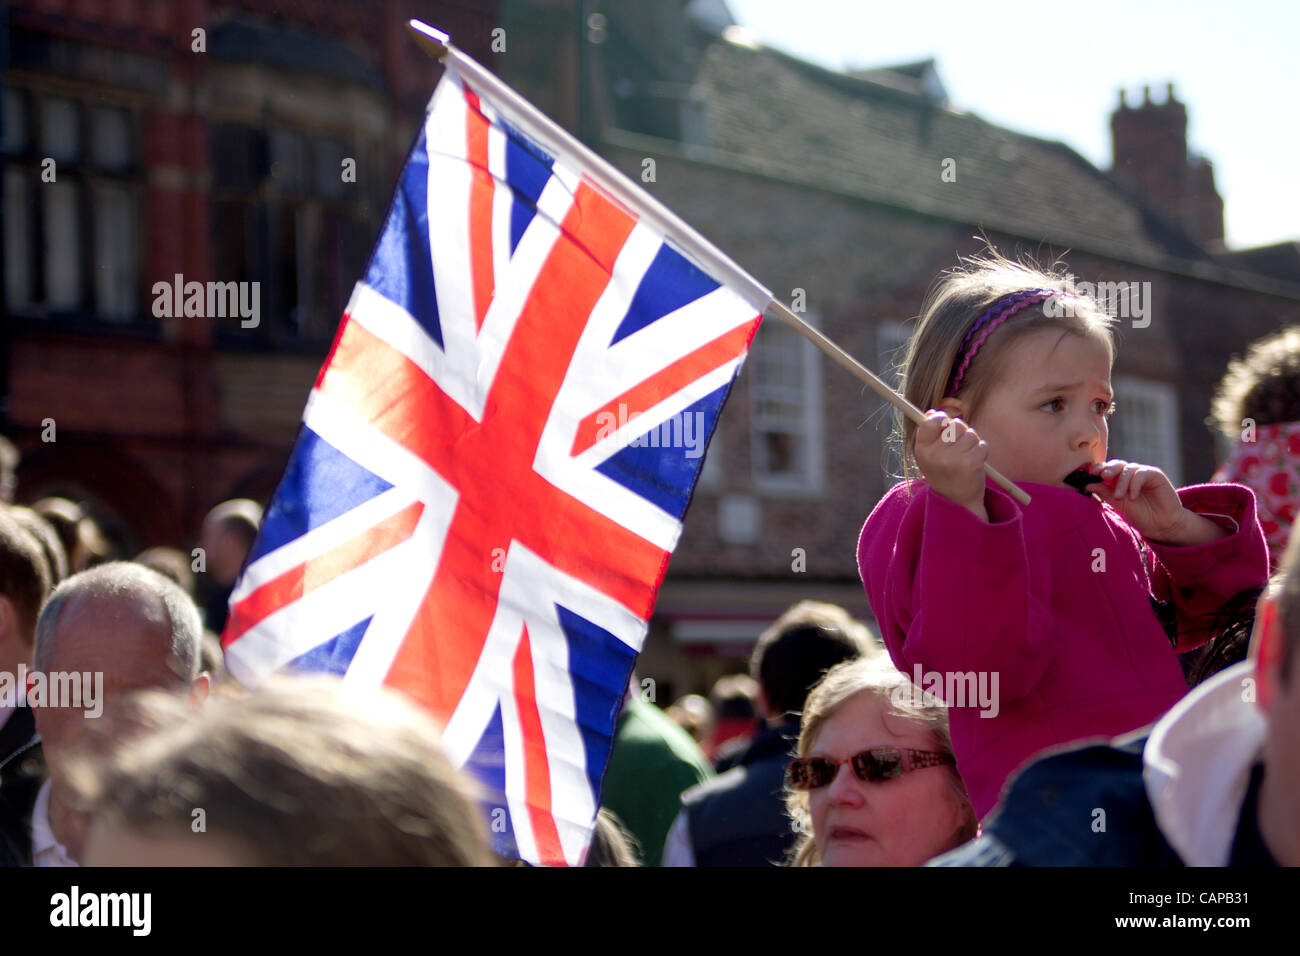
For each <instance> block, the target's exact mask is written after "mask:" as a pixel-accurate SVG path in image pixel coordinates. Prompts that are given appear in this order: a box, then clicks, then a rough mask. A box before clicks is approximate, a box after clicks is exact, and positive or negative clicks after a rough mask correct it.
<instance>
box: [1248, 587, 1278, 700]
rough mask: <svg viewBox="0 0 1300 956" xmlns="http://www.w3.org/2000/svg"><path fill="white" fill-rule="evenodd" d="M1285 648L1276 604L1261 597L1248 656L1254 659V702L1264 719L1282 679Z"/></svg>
mask: <svg viewBox="0 0 1300 956" xmlns="http://www.w3.org/2000/svg"><path fill="white" fill-rule="evenodd" d="M1285 648H1286V636H1285V635H1284V634H1283V633H1282V621H1281V619H1280V618H1279V616H1278V613H1277V604H1276V602H1274V601H1271V600H1269V599H1268V598H1265V597H1261V598H1260V599H1259V606H1258V608H1257V609H1256V612H1255V634H1254V636H1253V637H1252V638H1251V647H1250V653H1251V656H1252V657H1253V658H1254V660H1255V701H1256V703H1258V705H1259V709H1260V710H1261V711H1262V712H1263V713H1264V715H1265V716H1267V715H1268V712H1269V710H1270V709H1271V708H1272V706H1273V697H1274V695H1275V694H1276V693H1277V686H1278V683H1279V681H1280V680H1281V678H1282V657H1283V652H1284V650H1285Z"/></svg>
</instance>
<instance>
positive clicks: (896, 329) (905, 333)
mask: <svg viewBox="0 0 1300 956" xmlns="http://www.w3.org/2000/svg"><path fill="white" fill-rule="evenodd" d="M911 337H912V326H910V325H908V324H907V323H905V322H897V321H894V320H893V319H886V320H885V321H883V322H878V323H876V359H877V363H878V364H877V366H876V367H877V368H879V369H880V377H881V378H883V379H884V380H885V381H886V382H888V383H889V384H890V385H891V386H893V387H894V388H895V389H897V388H898V387H899V386H900V384H901V383H902V379H903V360H904V359H905V358H906V357H907V343H908V340H909V339H911ZM879 415H880V416H881V424H880V426H879V428H878V434H879V435H880V438H881V447H880V467H881V469H882V470H883V472H884V477H885V480H886V481H887V482H888V483H889V484H890V485H891V486H893V485H896V484H898V482H899V481H901V480H902V478H901V476H902V474H903V462H902V458H901V457H900V456H899V453H898V446H897V444H896V443H895V442H894V440H893V433H894V429H895V427H896V422H897V420H898V411H897V410H896V409H895V408H894V406H892V405H890V404H889V403H888V402H886V401H884V400H883V399H882V400H881V403H880V412H879Z"/></svg>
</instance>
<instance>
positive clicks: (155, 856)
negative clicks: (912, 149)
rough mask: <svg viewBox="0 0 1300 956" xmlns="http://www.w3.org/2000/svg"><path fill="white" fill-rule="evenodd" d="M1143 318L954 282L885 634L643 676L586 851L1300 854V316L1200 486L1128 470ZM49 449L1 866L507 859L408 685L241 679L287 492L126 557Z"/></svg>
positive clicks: (884, 597)
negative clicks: (65, 692)
mask: <svg viewBox="0 0 1300 956" xmlns="http://www.w3.org/2000/svg"><path fill="white" fill-rule="evenodd" d="M1062 305H1068V306H1069V307H1068V308H1062V307H1060V306H1062ZM1049 306H1055V307H1049ZM1112 324H1113V320H1112V319H1111V317H1110V316H1109V315H1108V314H1107V313H1106V312H1105V310H1104V309H1102V308H1101V307H1100V306H1099V305H1098V304H1097V303H1095V302H1093V301H1091V300H1089V299H1087V298H1085V297H1081V296H1079V295H1078V294H1077V293H1075V292H1074V291H1072V289H1071V288H1070V287H1068V285H1067V282H1066V281H1065V280H1064V279H1063V278H1062V277H1060V276H1057V275H1054V274H1052V273H1049V272H1043V271H1039V270H1037V269H1035V268H1032V267H1030V266H1027V265H1023V264H1019V263H1012V262H1008V261H1006V260H1003V259H999V258H997V257H996V256H989V257H986V258H983V259H979V260H975V261H972V262H969V263H967V264H965V265H964V266H963V267H962V268H960V269H957V270H954V271H953V272H951V273H949V274H946V275H945V276H944V277H942V278H941V280H940V281H939V282H938V283H936V286H935V288H934V290H933V291H932V293H931V295H930V296H929V297H928V298H927V300H926V302H925V303H924V305H923V308H922V312H921V315H920V318H919V320H918V322H917V325H916V329H915V332H914V335H913V338H912V340H911V342H910V344H909V347H908V350H907V356H906V360H905V363H904V364H905V369H904V378H903V389H904V391H905V393H906V395H907V397H908V398H909V399H910V400H911V401H912V402H913V403H914V404H916V405H917V406H918V407H920V408H923V409H930V410H931V411H930V412H929V414H928V415H927V419H926V422H925V423H924V424H920V425H918V424H916V423H912V422H910V421H909V422H905V423H904V424H903V425H902V427H901V432H900V435H899V436H898V437H899V441H900V446H901V450H902V452H903V455H902V460H903V461H904V463H905V469H906V472H907V480H905V481H902V482H900V483H899V484H897V485H895V487H894V488H893V489H891V490H890V491H889V492H888V493H887V494H886V496H885V497H884V498H883V499H882V500H881V502H880V503H879V504H878V505H877V506H876V507H875V508H874V510H872V511H871V514H870V516H869V517H868V518H867V520H866V523H865V525H864V527H863V529H862V533H861V535H860V538H859V542H858V563H859V569H860V572H861V576H862V581H863V584H864V587H865V589H866V595H867V598H868V601H869V603H870V606H871V608H872V611H873V614H874V617H875V624H874V629H873V627H872V626H869V625H867V624H864V623H863V622H861V621H858V620H855V619H854V618H853V617H852V616H851V615H850V614H849V613H848V612H847V611H845V610H844V609H843V608H840V607H836V606H833V605H829V604H823V603H818V602H813V601H801V602H799V603H797V604H795V605H794V606H793V607H791V608H790V609H789V610H788V611H786V612H785V613H784V614H783V615H781V616H780V617H779V618H778V619H777V620H776V621H774V622H773V623H772V624H771V625H770V626H769V627H768V628H767V629H766V630H765V631H764V632H763V633H762V634H761V635H758V636H757V640H756V643H755V646H754V649H753V652H752V655H751V658H750V662H749V669H748V673H747V674H739V673H737V674H729V675H726V676H725V677H723V678H722V679H720V680H718V681H717V682H716V683H715V684H714V685H713V687H712V688H711V689H709V690H708V691H707V693H698V694H688V695H686V696H684V697H682V698H681V699H679V700H678V701H676V702H674V703H673V704H672V705H671V706H669V707H667V708H663V709H661V708H660V707H659V706H658V705H657V704H656V703H654V702H652V701H649V700H646V699H644V697H643V696H642V694H641V692H640V682H639V681H638V679H637V675H635V674H633V675H632V678H631V679H630V681H629V683H628V688H627V693H626V696H625V699H624V702H623V706H622V709H621V712H620V715H619V718H618V722H617V725H616V729H615V733H614V739H613V744H612V748H611V754H610V759H609V763H608V766H607V769H606V772H605V776H604V781H603V786H602V791H601V796H602V799H601V806H600V808H599V813H598V815H597V818H596V822H595V829H594V833H593V839H592V844H591V848H590V850H589V852H588V854H587V865H590V866H633V865H649V866H657V865H663V866H679V867H680V866H701V867H706V866H753V867H761V866H918V865H922V864H929V865H975V866H989V865H1062V864H1094V865H1178V864H1187V865H1244V866H1259V865H1276V864H1282V865H1297V864H1300V803H1297V801H1296V799H1295V794H1296V793H1297V792H1300V670H1298V668H1300V663H1297V660H1300V545H1297V544H1296V543H1295V542H1294V541H1290V540H1289V531H1290V526H1291V524H1292V522H1293V521H1294V518H1295V507H1296V503H1297V499H1298V498H1300V329H1288V330H1284V331H1283V332H1281V333H1279V334H1278V335H1276V336H1272V337H1270V338H1269V339H1267V340H1265V341H1262V342H1259V343H1256V344H1255V345H1254V346H1253V347H1252V348H1251V349H1250V351H1249V352H1248V353H1247V355H1246V356H1245V357H1244V358H1242V359H1240V360H1236V361H1234V362H1233V363H1232V365H1231V367H1230V369H1229V370H1228V374H1227V375H1226V376H1225V378H1224V380H1223V382H1222V383H1221V385H1220V388H1219V391H1218V394H1217V395H1216V399H1215V405H1214V409H1213V413H1214V416H1215V420H1216V422H1217V424H1218V426H1219V428H1220V429H1221V430H1222V431H1223V433H1224V435H1225V437H1226V438H1227V439H1228V440H1229V442H1230V444H1231V451H1230V453H1229V454H1228V456H1227V457H1226V459H1225V462H1224V464H1223V467H1222V468H1221V469H1220V470H1219V472H1218V473H1217V474H1216V475H1215V476H1214V480H1213V481H1207V482H1206V483H1203V484H1199V485H1194V486H1192V487H1189V488H1183V489H1175V488H1174V487H1173V485H1172V483H1171V482H1170V481H1169V479H1168V478H1167V477H1166V476H1165V475H1164V474H1163V473H1162V472H1161V471H1160V470H1159V469H1157V468H1154V467H1151V466H1147V465H1143V464H1140V463H1133V462H1126V461H1122V460H1118V459H1112V458H1108V457H1107V451H1108V427H1107V419H1108V417H1109V414H1110V412H1111V410H1112V408H1113V405H1112V402H1113V401H1114V400H1115V396H1114V394H1113V393H1112V390H1111V384H1110V375H1111V367H1112V364H1113V362H1114V356H1115V342H1114V338H1113V333H1112V328H1111V326H1112ZM1118 400H1119V401H1123V396H1122V395H1121V396H1119V397H1118ZM17 463H18V458H17V453H16V450H15V449H14V448H13V446H12V445H9V444H8V443H7V442H3V441H2V440H0V470H2V471H3V474H0V493H3V494H4V496H5V503H4V505H3V507H0V677H2V676H4V675H13V678H12V679H11V680H9V682H8V684H7V685H6V684H5V683H4V682H3V681H0V688H5V687H8V691H2V690H0V865H9V866H25V865H35V866H76V865H92V866H93V865H130V864H137V865H178V864H198V865H274V864H306V865H315V864H325V865H328V864H361V865H366V864H371V865H383V864H397V865H451V866H460V865H491V864H494V863H508V862H510V861H505V860H501V859H498V858H496V857H495V856H494V855H493V852H492V850H491V846H492V844H491V841H490V838H489V837H490V834H489V829H488V825H487V822H486V820H485V818H484V815H483V811H482V809H481V806H480V805H479V797H480V794H479V792H478V790H477V788H476V785H475V783H474V782H473V781H472V780H471V779H470V778H468V777H467V776H465V775H464V774H462V773H461V772H460V771H458V770H457V769H456V768H455V767H454V766H453V765H452V764H451V763H450V762H449V760H448V758H447V756H446V755H445V753H444V751H443V748H442V745H441V743H440V739H439V729H438V727H437V726H436V725H435V724H434V722H433V721H432V719H431V718H430V717H429V716H428V715H427V714H425V713H424V712H423V711H421V710H419V709H417V708H416V707H415V706H413V705H412V704H410V703H409V702H407V701H406V700H405V699H404V698H402V697H400V696H399V695H397V694H395V693H392V692H389V691H380V690H376V691H373V692H356V693H346V694H345V693H343V691H342V689H341V685H340V684H339V682H337V681H334V680H332V679H329V678H324V677H312V678H307V677H296V678H291V677H285V678H282V679H276V680H272V681H270V682H268V683H266V684H264V685H262V686H259V687H258V688H256V689H253V690H250V689H246V688H244V687H241V686H240V685H239V684H238V683H236V682H235V681H233V680H231V679H230V678H229V677H228V675H226V674H225V672H224V669H223V667H222V656H221V648H220V644H219V641H218V640H217V635H218V634H220V633H221V630H222V628H223V626H224V623H225V617H226V613H227V604H228V601H229V598H230V594H231V590H232V588H233V586H234V583H235V580H236V578H237V576H238V573H239V571H240V568H241V566H242V564H243V562H244V560H245V558H246V556H247V554H248V553H249V550H250V548H251V547H252V545H253V542H254V540H255V537H256V534H257V530H258V526H259V523H260V520H261V512H260V508H259V506H258V505H257V504H255V503H254V502H251V501H246V500H236V501H228V502H223V503H221V504H219V505H217V506H216V507H215V508H213V510H212V511H211V512H210V513H209V514H208V516H207V518H206V519H205V521H204V522H203V525H202V527H201V528H200V529H198V533H197V535H196V540H197V541H198V542H199V550H197V551H195V552H192V553H187V552H185V551H180V550H176V549H171V548H157V547H155V548H150V549H149V550H147V551H145V552H143V553H141V554H139V555H138V556H137V557H136V558H135V559H134V560H130V561H128V560H121V559H120V556H117V555H114V554H113V553H112V545H111V543H110V542H109V541H108V539H107V537H106V536H105V535H104V533H103V532H102V531H101V530H100V528H99V527H98V525H97V523H96V521H95V518H94V516H93V515H92V514H90V513H88V511H87V509H86V508H84V507H83V506H82V505H80V504H78V503H76V502H74V501H70V500H67V499H62V498H45V499H42V500H38V501H35V502H33V503H31V504H30V506H27V505H17V504H14V503H13V502H14V500H15V498H16V497H21V491H22V489H21V487H18V486H17V485H16V482H15V480H14V471H15V468H16V466H17ZM986 465H990V466H993V467H995V468H996V469H997V470H998V471H1000V472H1001V473H1002V474H1004V475H1005V476H1007V477H1008V478H1009V479H1011V481H1013V482H1014V483H1015V484H1016V485H1017V486H1018V487H1019V489H1020V491H1022V492H1027V493H1028V496H1029V497H1030V498H1031V499H1032V500H1031V503H1030V504H1025V503H1024V502H1023V501H1021V500H1019V499H1018V498H1017V497H1016V496H1015V495H1013V494H1012V493H1010V492H1009V491H1008V490H1006V489H1004V488H1002V487H1000V486H999V485H998V484H996V483H994V482H992V481H990V480H988V478H987V476H986V472H985V466H986ZM195 555H201V558H202V560H196V558H195ZM27 672H30V673H41V674H61V675H76V676H77V677H78V678H79V679H80V678H84V682H81V683H79V684H78V687H79V691H80V694H81V696H82V698H83V699H82V700H81V701H80V704H79V706H77V707H73V706H68V705H67V702H66V701H64V702H63V703H62V705H61V706H36V705H34V704H33V703H32V702H29V701H26V700H25V699H24V696H23V695H21V694H18V693H16V692H15V687H17V685H18V684H19V683H21V681H20V678H19V675H22V674H24V673H27ZM986 678H987V680H986ZM28 689H29V690H30V688H28ZM65 689H66V688H65ZM699 689H700V690H702V691H703V690H705V689H704V688H699ZM977 689H978V691H979V692H978V693H977ZM985 691H991V696H990V695H989V694H987V693H985ZM92 704H93V705H94V706H95V707H97V708H99V709H100V711H101V713H100V714H99V716H100V717H101V718H102V719H99V720H93V721H92V720H87V719H85V713H86V709H87V706H89V705H92Z"/></svg>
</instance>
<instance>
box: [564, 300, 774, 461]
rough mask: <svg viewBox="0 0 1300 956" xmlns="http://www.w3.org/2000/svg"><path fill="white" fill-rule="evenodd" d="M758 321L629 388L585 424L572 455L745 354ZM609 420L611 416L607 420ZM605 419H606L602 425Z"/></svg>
mask: <svg viewBox="0 0 1300 956" xmlns="http://www.w3.org/2000/svg"><path fill="white" fill-rule="evenodd" d="M757 324H758V319H757V318H755V319H754V321H753V322H749V323H747V324H745V325H739V326H737V327H736V328H734V329H732V330H731V331H730V332H727V333H725V334H724V335H719V336H718V337H717V338H716V339H714V340H713V341H712V342H708V343H706V344H705V345H701V346H700V347H699V348H698V349H696V350H695V351H694V352H692V353H690V354H689V355H684V356H682V357H681V358H679V359H678V360H677V361H676V362H674V363H673V364H672V365H669V366H668V367H667V368H665V369H664V370H663V371H661V372H657V373H655V374H654V375H652V376H651V377H650V378H648V379H646V380H645V381H643V382H641V383H640V384H639V385H634V386H632V388H629V389H628V390H627V391H626V392H624V393H623V394H622V395H620V396H618V398H615V399H613V400H612V401H610V402H609V403H608V404H606V405H605V407H604V408H601V409H598V410H597V411H595V412H592V413H591V414H590V415H588V416H587V417H586V418H584V419H583V420H582V424H580V425H579V426H578V431H577V434H575V435H574V436H573V450H572V451H571V452H569V454H570V455H575V456H576V455H580V454H582V453H583V452H584V451H586V450H587V449H588V448H590V447H591V446H592V445H594V444H596V442H598V441H600V440H601V439H602V438H608V437H609V436H610V435H612V434H613V433H614V430H615V429H616V428H618V427H620V426H621V425H623V423H625V422H627V421H628V420H629V419H631V418H632V416H633V415H639V414H641V413H642V412H643V411H645V410H646V409H648V408H653V407H654V406H655V405H657V404H658V403H659V402H660V401H662V400H663V399H664V398H666V397H667V396H669V395H673V394H675V393H676V392H678V391H679V390H681V389H683V388H685V387H686V386H687V385H689V384H691V383H692V382H694V381H695V380H696V379H699V378H702V377H703V376H705V375H707V374H708V373H709V372H712V371H713V370H714V369H716V368H720V367H721V366H723V365H725V364H726V363H727V362H729V361H731V360H732V359H734V358H736V357H737V356H738V355H740V354H741V353H743V352H744V351H745V346H746V345H748V344H749V339H750V337H751V336H752V335H753V334H754V327H755V326H756V325H757ZM605 416H609V417H608V418H606V417H605ZM602 418H603V419H604V421H603V423H602Z"/></svg>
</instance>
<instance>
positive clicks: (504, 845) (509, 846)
mask: <svg viewBox="0 0 1300 956" xmlns="http://www.w3.org/2000/svg"><path fill="white" fill-rule="evenodd" d="M505 754H506V743H505V729H504V726H503V724H502V722H501V705H500V704H498V705H497V707H496V710H495V711H493V712H492V719H491V720H490V721H488V725H487V728H486V729H485V730H484V731H483V736H482V737H480V738H479V742H478V745H477V746H476V747H475V748H474V752H473V753H472V754H470V755H469V759H468V760H467V761H465V769H466V770H468V771H469V772H470V773H472V774H473V775H474V776H475V778H477V779H478V781H479V782H480V783H481V784H483V786H484V787H485V788H486V789H487V796H486V797H485V799H484V800H483V803H482V806H483V809H484V811H486V813H487V815H488V828H489V830H490V832H491V834H492V849H493V851H494V852H495V853H496V854H497V855H498V856H503V857H505V858H506V859H518V858H519V848H518V846H517V845H516V843H515V830H514V825H513V823H512V822H511V820H510V808H509V807H508V806H507V805H506V758H505ZM498 810H499V811H502V812H500V813H498V812H496V811H498Z"/></svg>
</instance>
